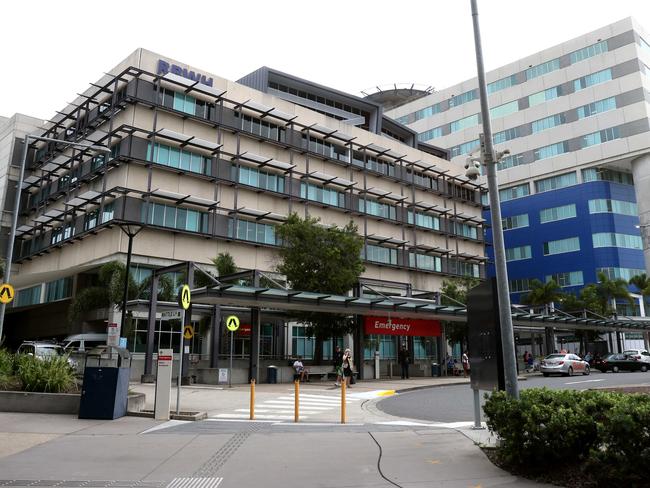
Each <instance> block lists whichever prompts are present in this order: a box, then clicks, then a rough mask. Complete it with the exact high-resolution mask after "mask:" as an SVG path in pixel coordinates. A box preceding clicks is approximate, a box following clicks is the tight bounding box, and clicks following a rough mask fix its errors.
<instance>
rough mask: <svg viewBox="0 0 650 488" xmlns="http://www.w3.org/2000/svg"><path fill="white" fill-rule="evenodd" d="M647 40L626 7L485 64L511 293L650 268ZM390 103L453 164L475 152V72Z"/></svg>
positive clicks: (649, 48)
mask: <svg viewBox="0 0 650 488" xmlns="http://www.w3.org/2000/svg"><path fill="white" fill-rule="evenodd" d="M649 42H650V36H649V35H648V34H646V33H644V31H643V29H642V28H641V27H640V26H639V25H638V24H637V23H636V22H635V21H634V20H633V19H629V18H628V19H624V20H622V21H619V22H616V23H614V24H611V25H608V26H605V27H603V28H601V29H598V30H596V31H593V32H590V33H588V34H585V35H583V36H581V37H579V38H576V39H572V40H570V41H567V42H565V43H563V44H560V45H557V46H554V47H551V48H549V49H546V50H544V51H541V52H538V53H535V54H533V55H531V56H528V57H526V58H524V59H521V60H518V61H515V62H513V63H510V64H508V65H506V66H503V67H501V68H498V69H496V70H493V71H491V72H489V73H487V90H488V96H489V105H490V107H491V108H490V118H491V119H492V128H493V139H494V143H495V145H496V146H495V147H496V149H497V150H503V149H506V148H507V149H509V150H510V154H509V155H508V156H506V157H505V158H503V159H502V160H501V162H500V163H499V164H498V167H497V168H498V179H499V194H500V197H501V202H502V205H501V209H502V216H503V228H504V236H505V245H506V258H507V260H508V275H509V280H510V291H511V293H512V296H513V300H514V301H515V302H517V301H518V300H519V299H520V298H521V296H522V294H524V293H526V292H527V291H528V290H529V289H530V286H529V285H530V282H531V279H533V278H536V279H539V280H541V281H542V282H544V281H549V280H550V279H554V280H555V281H556V282H557V283H558V284H559V285H560V286H561V287H562V288H563V289H565V290H573V291H576V290H578V289H579V288H580V287H582V286H583V285H585V284H587V283H594V282H596V281H597V273H598V272H599V271H602V272H604V273H605V274H606V275H607V276H609V277H610V278H624V279H629V278H631V277H632V276H634V275H637V274H641V273H644V272H646V269H648V268H647V266H648V264H650V248H649V240H648V239H646V240H645V257H646V260H645V263H646V264H644V243H643V241H642V237H641V235H640V232H639V228H641V229H643V230H644V231H646V235H647V230H648V225H649V224H650V193H649V192H648V190H649V189H650V185H649V183H650V154H649V153H650V133H649V131H650V120H649V118H648V115H649V110H648V102H649V101H650V93H649V92H648V90H649V89H650V78H649V77H650V67H649V66H650V44H649ZM388 114H389V115H390V116H392V117H394V118H395V119H396V120H397V121H399V122H401V123H403V124H406V125H408V126H409V127H411V128H413V129H414V130H416V131H417V132H418V134H419V136H418V137H419V139H420V140H421V141H426V142H432V143H433V144H436V145H438V146H440V147H444V148H446V149H448V150H449V152H450V156H451V160H452V162H453V163H455V164H456V166H457V167H462V166H461V165H462V164H463V163H465V160H466V158H467V157H468V156H470V155H474V156H477V155H478V148H479V133H480V132H481V115H480V104H479V94H478V85H477V80H476V78H474V79H471V80H467V81H465V82H463V83H460V84H458V85H455V86H452V87H450V88H446V89H444V90H441V91H439V92H436V93H433V94H431V95H428V96H425V97H422V98H420V99H418V100H416V101H412V102H410V103H408V104H405V105H402V106H400V107H397V108H395V109H394V110H392V111H390V112H388ZM485 216H486V218H487V219H489V212H486V213H485ZM639 219H640V221H639ZM640 222H641V223H640ZM486 240H487V241H488V242H490V241H491V235H490V231H489V230H488V232H487V235H486ZM488 255H489V256H490V258H492V256H493V252H492V248H491V247H488ZM489 274H492V275H493V274H494V273H493V269H491V270H490V271H489ZM621 305H622V306H624V304H621ZM640 305H642V304H640ZM639 308H641V307H638V306H637V307H636V310H630V309H629V308H628V309H624V308H622V309H621V310H620V311H621V312H623V313H629V314H632V313H635V314H638V313H639V311H640V310H639Z"/></svg>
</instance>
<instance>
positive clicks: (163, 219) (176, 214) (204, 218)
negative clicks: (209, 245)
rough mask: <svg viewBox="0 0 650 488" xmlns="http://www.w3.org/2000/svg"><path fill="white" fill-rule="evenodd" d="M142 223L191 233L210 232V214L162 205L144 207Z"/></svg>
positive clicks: (150, 204)
mask: <svg viewBox="0 0 650 488" xmlns="http://www.w3.org/2000/svg"><path fill="white" fill-rule="evenodd" d="M141 219H142V222H144V223H146V224H151V225H157V226H160V227H168V228H170V229H178V230H186V231H190V232H202V233H204V234H205V233H207V232H208V214H207V213H206V212H199V211H198V210H190V209H187V208H180V207H173V206H171V205H164V204H162V203H145V204H144V205H142V215H141Z"/></svg>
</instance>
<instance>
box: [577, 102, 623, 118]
mask: <svg viewBox="0 0 650 488" xmlns="http://www.w3.org/2000/svg"><path fill="white" fill-rule="evenodd" d="M615 108H616V97H609V98H605V99H604V100H598V101H597V102H592V103H589V104H587V105H583V106H582V107H578V108H577V109H576V112H577V114H578V119H584V118H585V117H590V116H592V115H596V114H600V113H603V112H607V111H609V110H614V109H615Z"/></svg>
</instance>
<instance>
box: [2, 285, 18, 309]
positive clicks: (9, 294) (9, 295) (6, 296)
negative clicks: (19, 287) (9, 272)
mask: <svg viewBox="0 0 650 488" xmlns="http://www.w3.org/2000/svg"><path fill="white" fill-rule="evenodd" d="M15 296H16V291H15V290H14V287H13V286H11V285H10V284H9V283H3V284H2V285H0V303H4V304H7V303H10V302H11V301H12V300H13V299H14V297H15Z"/></svg>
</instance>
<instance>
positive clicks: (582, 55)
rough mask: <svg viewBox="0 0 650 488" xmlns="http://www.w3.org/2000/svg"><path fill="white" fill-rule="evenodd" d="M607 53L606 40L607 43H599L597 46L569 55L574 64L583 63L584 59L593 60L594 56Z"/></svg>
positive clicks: (593, 45)
mask: <svg viewBox="0 0 650 488" xmlns="http://www.w3.org/2000/svg"><path fill="white" fill-rule="evenodd" d="M606 52H607V41H606V40H605V41H600V42H597V43H596V44H592V45H591V46H587V47H584V48H582V49H578V50H577V51H573V52H572V53H571V54H570V55H569V57H570V59H571V64H574V63H577V62H579V61H582V60H583V59H587V58H591V57H592V56H596V55H597V54H602V53H606Z"/></svg>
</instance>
